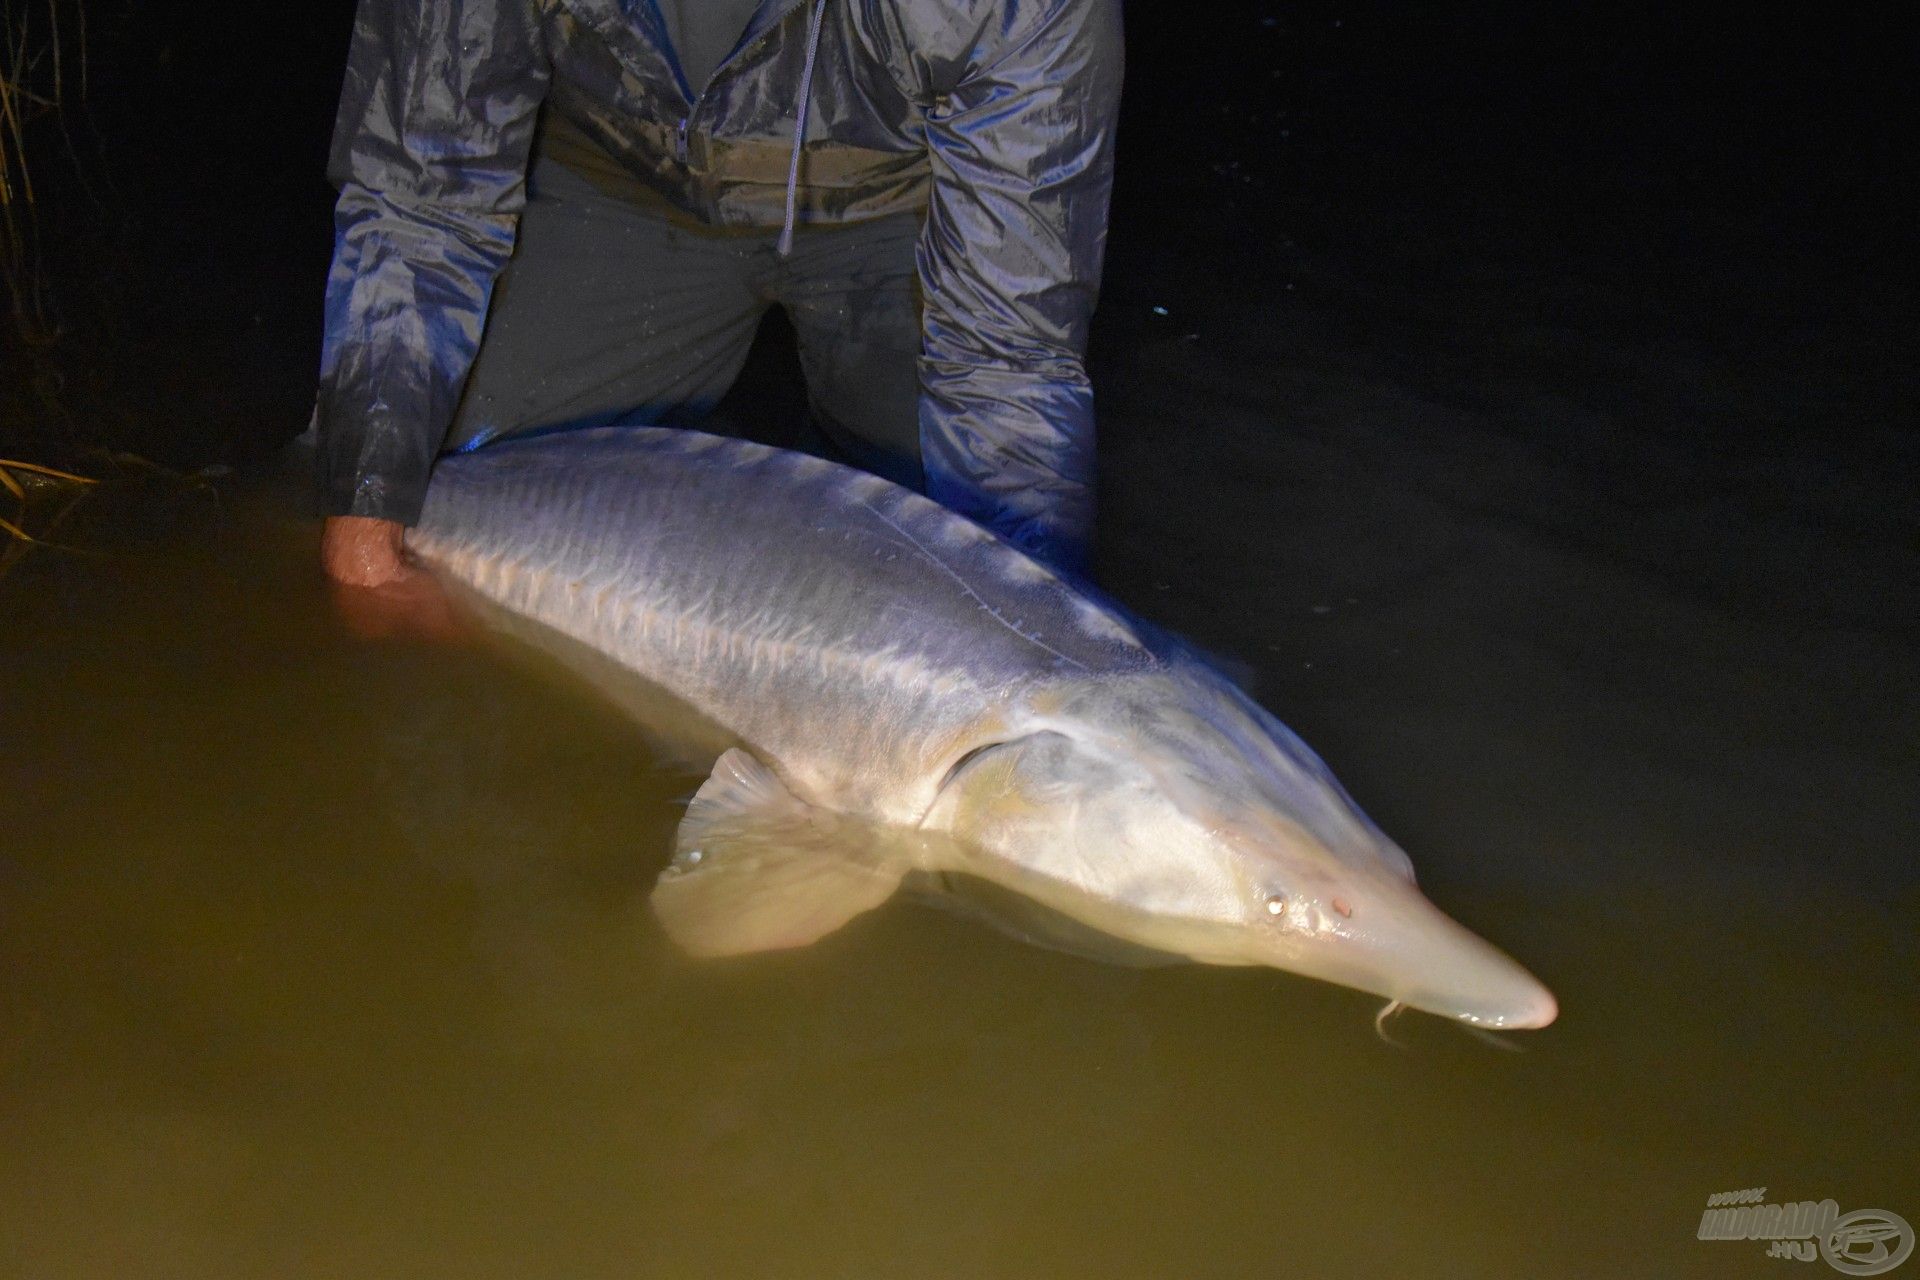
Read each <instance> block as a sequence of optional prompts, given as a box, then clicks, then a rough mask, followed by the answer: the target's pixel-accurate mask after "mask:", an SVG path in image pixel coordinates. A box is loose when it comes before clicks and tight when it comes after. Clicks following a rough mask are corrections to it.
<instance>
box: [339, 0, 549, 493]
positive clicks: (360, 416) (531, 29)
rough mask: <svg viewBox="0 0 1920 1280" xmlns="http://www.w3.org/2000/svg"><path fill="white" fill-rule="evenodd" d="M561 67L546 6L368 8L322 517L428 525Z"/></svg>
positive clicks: (344, 96)
mask: <svg viewBox="0 0 1920 1280" xmlns="http://www.w3.org/2000/svg"><path fill="white" fill-rule="evenodd" d="M548 76H549V72H548V66H547V58H546V52H545V49H544V48H543V45H542V39H541V29H540V21H539V14H538V12H537V11H536V3H535V0H360V7H359V12H358V15H357V16H356V18H355V20H354V28H353V45H352V48H351V50H350V51H349V54H348V60H347V76H346V84H345V87H344V88H343V89H342V91H341V95H340V111H339V115H338V117H337V118H336V120H335V124H334V135H333V150H332V156H331V159H330V162H329V164H328V176H329V177H330V178H332V180H333V181H334V182H335V183H336V184H337V185H338V186H339V188H340V199H339V203H338V205H337V206H336V209H335V215H334V252H333V267H332V269H331V271H329V273H328V276H327V297H326V321H325V337H324V341H323V344H322V349H321V357H320V393H319V397H318V404H317V415H316V416H317V424H318V428H319V432H318V433H319V444H320V449H319V460H318V462H319V474H318V477H317V479H318V482H319V489H320V506H321V512H322V514H325V515H359V516H376V517H380V518H383V519H390V520H399V521H401V522H403V523H406V524H412V523H413V522H414V521H416V520H417V519H418V518H419V515H420V507H421V504H422V502H423V500H424V498H425V494H426V485H427V473H428V471H429V470H430V469H431V468H432V466H433V459H434V456H435V454H436V453H437V452H438V451H439V447H440V443H441V441H442V439H443V438H444V437H445V435H446V430H447V426H448V424H449V423H450V422H451V421H452V418H453V412H454V408H455V406H456V404H457V403H458V401H459V396H460V389H461V386H462V385H463V384H464V382H465V381H466V377H467V372H468V370H469V368H470V367H471V366H472V364H473V358H474V353H475V351H476V350H477V349H478V347H479V343H480V330H481V326H482V324H483V323H484V321H485V319H486V313H487V300H488V297H489V295H490V293H491V291H492V288H493V280H494V277H495V276H496V275H497V274H498V273H499V271H500V268H501V267H502V266H503V265H505V263H506V260H507V258H508V256H509V255H510V254H511V253H512V252H513V239H514V232H515V228H516V225H517V223H518V215H519V211H520V208H521V206H522V204H523V203H524V199H525V180H526V169H527V162H528V157H529V154H530V150H531V147H532V137H533V125H534V118H535V116H536V114H537V113H538V111H539V107H540V102H541V100H542V98H543V97H544V96H545V94H546V86H547V81H548Z"/></svg>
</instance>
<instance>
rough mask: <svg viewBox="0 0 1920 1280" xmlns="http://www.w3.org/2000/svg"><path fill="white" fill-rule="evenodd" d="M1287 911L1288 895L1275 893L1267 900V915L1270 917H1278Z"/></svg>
mask: <svg viewBox="0 0 1920 1280" xmlns="http://www.w3.org/2000/svg"><path fill="white" fill-rule="evenodd" d="M1286 909H1287V895H1286V894H1284V893H1275V894H1270V895H1269V896H1268V898H1267V914H1268V915H1270V916H1277V915H1279V914H1280V913H1281V912H1283V911H1285V910H1286Z"/></svg>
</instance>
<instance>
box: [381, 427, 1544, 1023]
mask: <svg viewBox="0 0 1920 1280" xmlns="http://www.w3.org/2000/svg"><path fill="white" fill-rule="evenodd" d="M408 545H409V546H410V547H411V548H412V550H413V551H414V552H415V554H416V555H418V556H419V557H420V558H421V559H423V560H424V561H425V562H426V563H427V564H428V565H429V566H430V567H432V568H433V569H434V570H435V571H436V572H437V573H438V574H440V575H441V576H442V577H443V578H445V579H450V580H452V581H453V582H454V583H457V584H459V585H460V586H461V587H463V588H465V589H467V591H469V592H471V593H473V594H477V595H478V596H479V597H481V599H482V600H483V601H485V602H489V603H490V605H491V606H493V608H491V609H489V610H488V612H490V613H492V614H493V615H494V616H495V617H496V618H500V617H504V618H509V619H517V620H522V621H521V623H520V627H519V629H521V630H522V632H523V633H524V632H525V631H526V627H525V625H524V624H525V622H526V621H530V622H532V623H533V624H536V626H535V628H533V629H534V630H536V631H538V632H540V633H541V634H543V635H547V636H549V637H550V638H551V639H552V641H553V647H555V648H557V649H558V650H559V651H561V652H563V653H565V654H567V655H569V656H571V657H572V658H573V659H574V660H576V661H578V662H580V663H581V664H582V665H584V666H587V667H589V668H592V667H595V666H597V667H599V668H601V669H602V672H603V673H604V672H605V671H617V672H623V673H628V674H631V675H633V676H636V677H638V678H639V679H640V680H641V681H644V682H647V684H648V685H649V686H650V687H657V688H659V689H663V690H666V691H667V692H668V693H670V694H671V696H672V699H673V700H675V702H677V704H678V705H679V707H680V709H681V711H682V713H683V715H684V717H685V718H686V719H687V720H689V721H691V722H693V723H695V724H697V725H698V726H699V727H700V728H701V729H702V730H703V731H704V733H705V734H706V740H707V741H708V742H709V743H710V745H711V748H712V749H713V750H714V751H717V752H719V756H718V762H717V763H716V764H715V765H714V766H713V770H712V773H711V775H710V776H709V777H708V779H707V780H706V782H705V784H704V785H703V786H701V788H700V789H699V792H698V793H697V794H696V795H695V797H694V798H693V801H692V803H691V804H690V805H689V807H688V810H687V812H686V814H685V816H684V818H683V819H682V821H681V824H680V828H679V831H678V833H677V837H676V851H675V854H674V857H673V860H672V862H671V863H670V864H669V866H668V867H667V869H666V870H665V871H664V872H662V874H661V876H660V879H659V882H658V884H657V886H656V887H655V890H654V893H653V897H652V905H653V908H654V912H655V914H656V915H657V916H658V918H659V919H660V921H661V923H662V924H663V925H664V926H665V928H666V929H667V931H668V933H669V934H670V935H671V936H672V937H673V938H674V940H675V941H676V942H677V943H679V944H680V945H681V946H682V947H683V948H684V949H686V950H688V951H690V952H692V953H694V954H697V955H724V954H736V953H741V952H748V951H756V950H766V949H772V948H777V947H791V946H799V945H804V944H806V943H809V942H812V941H813V940H815V939H817V938H819V937H821V936H822V935H824V934H827V933H829V932H831V931H832V930H834V929H837V928H838V927H840V926H841V925H842V924H844V923H845V922H846V921H847V920H849V919H851V918H852V917H854V916H856V915H858V914H860V913H861V912H863V911H866V910H869V909H870V908H873V907H875V906H878V905H879V904H881V903H882V902H884V901H885V900H886V899H887V898H889V897H890V896H892V894H893V893H894V892H895V890H896V889H897V888H898V887H899V886H900V884H901V882H902V880H903V878H905V877H907V876H908V875H909V874H910V873H926V874H927V875H928V876H932V877H936V878H938V877H944V878H946V879H949V880H954V879H967V878H973V879H977V880H978V881H983V882H987V883H988V884H990V885H993V886H998V890H997V892H999V893H1000V894H1001V895H1002V896H1003V897H1007V896H1010V897H1014V898H1017V899H1030V900H1032V901H1033V902H1035V903H1038V904H1041V905H1042V906H1043V907H1044V908H1046V909H1047V912H1048V913H1049V914H1054V915H1057V916H1058V917H1063V918H1065V919H1066V920H1069V921H1073V922H1077V927H1082V928H1084V929H1087V930H1090V931H1093V932H1094V933H1096V934H1098V935H1102V936H1106V937H1110V938H1114V939H1118V940H1121V941H1123V942H1125V943H1127V944H1131V945H1133V946H1137V947H1140V948H1145V949H1147V950H1149V951H1151V952H1156V953H1165V954H1168V955H1171V956H1174V957H1185V958H1188V959H1192V960H1196V961H1202V962H1207V963H1213V964H1257V965H1270V966H1272V967H1274V968H1278V969H1285V970H1290V971H1292V972H1295V973H1301V974H1307V975H1310V976H1313V977H1317V978H1323V979H1327V980H1329V981H1333V982H1338V983H1344V984H1346V985H1348V986H1351V987H1357V988H1360V989H1361V990H1364V991H1369V992H1373V993H1375V994H1377V995H1381V996H1385V997H1387V998H1388V999H1389V1000H1393V1001H1399V1002H1402V1003H1404V1004H1406V1005H1408V1006H1411V1007H1414V1008H1418V1009H1425V1010H1428V1011H1430V1012H1433V1013H1437V1014H1442V1015H1445V1016H1447V1017H1451V1018H1457V1019H1459V1020H1461V1021H1463V1022H1467V1023H1471V1024H1473V1025H1476V1026H1482V1027H1507V1028H1512V1027H1539V1026H1544V1025H1546V1024H1547V1023H1548V1022H1551V1021H1552V1020H1553V1018H1554V1015H1555V1013H1556V1006H1555V1003H1554V999H1553V996H1552V995H1551V994H1550V993H1549V992H1548V991H1547V989H1546V988H1545V987H1544V986H1542V985H1541V984H1540V982H1538V981H1537V980H1536V979H1535V978H1533V977H1532V976H1531V975H1530V974H1529V973H1528V972H1527V971H1526V970H1525V969H1523V968H1522V967H1521V966H1520V965H1519V964H1517V963H1515V962H1514V961H1513V960H1512V959H1510V958H1509V957H1508V956H1506V955H1505V954H1504V953H1502V952H1501V951H1499V950H1497V949H1495V948H1494V947H1493V946H1491V945H1490V944H1488V943H1487V942H1485V941H1483V940H1481V939H1480V938H1479V937H1477V936H1476V935H1474V934H1473V933H1471V932H1469V931H1468V930H1467V929H1465V928H1463V927H1462V926H1461V925H1459V924H1457V923H1455V922H1454V921H1453V920H1452V919H1450V918H1449V917H1448V916H1446V915H1445V914H1443V913H1442V912H1441V911H1440V910H1439V909H1438V908H1437V907H1435V906H1434V905H1433V904H1432V903H1431V902H1429V901H1428V900H1427V899H1426V898H1425V897H1424V896H1423V895H1422V894H1421V893H1420V891H1419V890H1418V889H1417V888H1415V887H1414V881H1413V873H1412V868H1411V865H1410V864H1409V862H1408V860H1407V857H1406V855H1405V854H1404V853H1402V852H1401V851H1400V849H1399V848H1398V847H1397V846H1396V845H1395V844H1394V843H1393V842H1392V841H1391V840H1389V839H1388V838H1387V837H1386V836H1385V835H1384V834H1382V832H1381V831H1380V830H1379V828H1377V827H1376V826H1374V824H1373V823H1372V822H1371V821H1369V820H1368V818H1367V817H1366V816H1365V815H1364V814H1363V813H1361V811H1360V810H1359V808H1358V807H1357V806H1356V805H1355V804H1354V802H1353V801H1352V800H1351V799H1350V798H1349V797H1348V796H1347V794H1346V792H1345V791H1344V790H1342V789H1341V787H1340V785H1339V783H1338V782H1336V781H1335V780H1334V778H1333V775H1332V774H1331V773H1330V772H1329V771H1328V770H1327V767H1326V766H1325V765H1324V764H1322V763H1321V761H1320V759H1319V757H1318V756H1316V755H1315V754H1314V753H1313V752H1312V751H1311V750H1310V749H1308V747H1307V746H1306V744H1305V743H1303V742H1301V740H1300V739H1299V738H1297V737H1295V736H1294V734H1293V733H1292V732H1290V731H1289V730H1288V729H1287V728H1286V727H1285V726H1283V725H1282V724H1280V722H1279V721H1278V720H1276V719H1274V718H1273V717H1272V716H1271V715H1269V714H1268V713H1267V712H1266V711H1264V710H1263V709H1262V708H1261V707H1260V706H1259V705H1258V704H1257V703H1255V702H1254V701H1253V700H1252V699H1250V698H1249V697H1247V696H1246V695H1245V694H1244V693H1242V692H1241V691H1240V690H1239V689H1238V688H1237V687H1235V686H1234V685H1233V684H1232V683H1231V682H1230V681H1228V680H1227V679H1225V678H1224V677H1223V676H1221V675H1220V674H1218V673H1217V672H1216V671H1215V670H1214V669H1213V668H1212V667H1211V666H1210V665H1209V664H1208V663H1207V662H1206V661H1204V660H1203V659H1202V658H1200V657H1199V656H1198V655H1197V654H1195V653H1192V652H1190V651H1188V650H1187V649H1186V648H1185V647H1184V646H1183V645H1181V644H1180V643H1179V642H1177V641H1175V640H1172V639H1171V638H1170V637H1164V636H1162V635H1160V634H1159V633H1157V632H1155V631H1153V630H1151V629H1150V628H1148V627H1146V626H1145V625H1144V624H1142V623H1140V622H1138V621H1137V620H1134V619H1131V618H1129V617H1128V616H1127V615H1126V614H1125V613H1124V612H1123V611H1121V610H1120V609H1118V608H1117V607H1115V606H1113V605H1112V604H1110V603H1106V602H1103V601H1101V600H1098V599H1096V598H1094V597H1092V596H1091V595H1090V594H1088V593H1087V592H1085V591H1083V590H1081V589H1079V588H1077V587H1076V586H1075V585H1074V584H1072V583H1071V582H1068V581H1066V580H1063V579H1062V578H1061V577H1059V576H1057V575H1056V574H1054V573H1053V572H1052V571H1050V570H1049V569H1047V568H1046V567H1045V566H1043V565H1041V564H1039V563H1038V562H1036V561H1034V560H1033V559H1031V558H1029V557H1028V556H1026V555H1025V554H1023V553H1022V552H1020V551H1018V550H1016V549H1015V548H1013V547H1012V546H1010V545H1008V544H1006V543H1005V542H1003V541H1001V540H1000V539H998V538H996V537H995V536H993V535H992V534H990V533H987V532H985V531H984V530H982V529H981V528H980V527H979V526H977V525H975V524H973V523H972V522H970V521H968V520H966V519H964V518H962V517H960V516H957V515H954V514H952V513H950V512H948V511H946V510H944V509H942V508H941V507H939V506H937V505H935V504H934V503H932V502H930V501H928V500H927V499H925V498H923V497H921V496H919V495H918V494H915V493H912V492H910V491H909V490H907V489H904V488H901V487H900V486H898V485H894V484H891V483H889V482H887V481H885V480H881V479H878V478H876V477H874V476H870V475H866V474H864V473H861V472H858V471H855V470H852V469H850V468H847V467H842V466H837V465H835V464H833V463H829V462H824V461H821V460H819V459H817V458H812V457H808V456H805V455H802V454H797V453H790V452H786V451H783V450H778V449H770V448H766V447H764V446H761V445H756V444H750V443H746V442H742V441H737V440H728V439H722V438H719V437H716V436H711V435H704V434H700V433H697V432H692V431H681V430H667V429H649V428H608V429H601V430H592V431H576V432H569V433H565V434H561V435H553V436H547V437H542V438H537V439H531V440H524V441H513V442H507V443H501V444H496V445H491V446H488V447H486V448H483V449H480V450H477V451H475V452H473V453H469V454H462V455H459V456H455V457H450V458H446V459H443V460H442V461H441V462H440V463H439V465H438V466H437V468H436V469H435V472H434V478H433V482H432V484H431V486H430V488H429V490H428V495H427V505H426V511H425V514H424V517H423V518H422V520H421V522H420V524H419V526H418V527H417V528H416V529H414V530H412V531H411V532H410V534H409V535H408ZM924 878H925V877H923V876H916V881H918V880H921V879H924Z"/></svg>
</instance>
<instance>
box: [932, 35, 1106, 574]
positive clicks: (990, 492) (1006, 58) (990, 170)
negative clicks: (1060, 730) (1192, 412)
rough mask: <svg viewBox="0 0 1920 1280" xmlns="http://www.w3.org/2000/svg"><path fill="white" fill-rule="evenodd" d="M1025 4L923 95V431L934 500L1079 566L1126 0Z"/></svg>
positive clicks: (1083, 551)
mask: <svg viewBox="0 0 1920 1280" xmlns="http://www.w3.org/2000/svg"><path fill="white" fill-rule="evenodd" d="M1022 7H1023V6H1013V9H1015V10H1017V9H1020V8H1022ZM1024 7H1025V8H1026V9H1027V10H1028V11H1029V12H1036V13H1037V15H1038V16H1037V17H1036V18H1035V20H1034V21H1033V22H1032V23H1031V24H1020V26H1016V27H1015V28H1014V29H1013V30H1011V31H1003V32H1002V33H1001V34H1003V35H1005V36H1007V37H1008V42H1007V43H1006V44H1005V45H1003V46H1001V48H1000V49H999V50H997V51H994V56H992V57H990V58H988V59H982V60H981V63H980V65H978V66H976V67H974V68H970V69H968V70H967V71H966V72H965V73H964V74H963V75H962V76H961V77H960V78H959V80H958V82H957V84H956V85H955V87H954V88H953V90H952V91H951V92H950V93H948V94H946V95H944V96H943V97H942V98H941V99H939V100H938V101H937V102H936V103H935V105H934V107H933V108H931V109H930V110H929V111H928V112H927V144H928V150H929V152H930V155H931V158H932V167H933V190H932V196H931V200H930V206H929V209H928V215H927V224H926V230H925V233H924V234H923V236H922V239H921V243H920V258H919V270H920V279H921V285H922V288H923V290H924V294H925V297H924V311H923V328H924V347H923V350H922V356H921V364H920V382H921V398H920V442H921V451H922V454H923V457H924V460H925V463H926V472H927V491H928V493H929V495H930V496H932V497H933V498H934V499H935V500H937V501H939V502H941V503H943V504H944V505H946V506H948V507H951V508H953V509H955V510H957V511H960V512H962V513H964V514H966V515H969V516H971V517H973V518H974V519H976V520H978V521H980V522H981V523H983V524H985V525H987V526H988V527H990V528H992V529H994V530H996V531H997V532H999V533H1001V534H1003V535H1005V536H1006V537H1008V538H1009V539H1011V540H1012V541H1013V542H1015V543H1016V544H1018V545H1019V546H1021V547H1023V548H1025V549H1026V550H1028V551H1031V552H1034V553H1036V554H1038V555H1040V556H1041V557H1042V558H1043V559H1047V560H1050V561H1052V562H1053V563H1055V564H1058V565H1062V566H1064V567H1067V568H1072V569H1079V568H1082V567H1084V564H1085V560H1086V557H1087V555H1088V552H1089V551H1090V546H1091V540H1092V534H1093V506H1094V500H1093V473H1094V431H1093V393H1092V389H1091V387H1090V385H1089V384H1088V381H1087V374H1086V365H1085V355H1086V346H1087V323H1088V320H1089V319H1090V317H1091V316H1092V314H1093V307H1094V301H1095V298H1096V296H1097V294H1098V291H1099V281H1100V263H1101V257H1102V254H1103V251H1104V249H1105V246H1106V231H1107V198H1108V195H1109V193H1110V191H1111V188H1112V182H1113V133H1114V123H1115V117H1116V115H1117V113H1118V110H1119V100H1120V78H1121V69H1122V68H1121V43H1120V5H1119V0H1041V3H1039V4H1032V5H1028V6H1024ZM1022 27H1024V28H1025V29H1021V28H1022ZM996 38H998V37H996ZM989 43H991V42H989Z"/></svg>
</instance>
